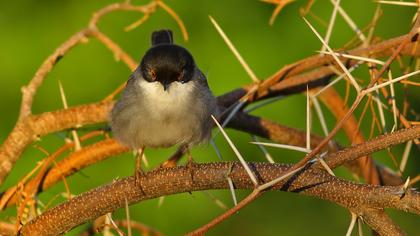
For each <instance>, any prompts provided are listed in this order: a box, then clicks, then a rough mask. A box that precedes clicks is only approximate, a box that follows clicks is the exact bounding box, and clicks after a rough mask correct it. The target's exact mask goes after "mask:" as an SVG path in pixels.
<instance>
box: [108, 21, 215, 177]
mask: <svg viewBox="0 0 420 236" xmlns="http://www.w3.org/2000/svg"><path fill="white" fill-rule="evenodd" d="M217 114H218V109H217V102H216V98H215V97H214V96H213V93H212V91H211V90H210V88H209V86H208V83H207V79H206V77H205V76H204V74H203V73H202V72H201V70H200V69H199V68H198V67H197V65H196V64H195V61H194V58H193V56H192V55H191V53H190V52H189V51H188V50H187V49H185V48H184V47H182V46H179V45H176V44H174V41H173V33H172V31H171V30H169V29H163V30H157V31H154V32H153V33H152V35H151V47H150V48H149V49H148V50H147V51H146V53H145V54H144V56H143V57H142V59H141V62H140V64H139V65H138V67H137V68H136V69H135V70H134V71H133V72H132V74H131V75H130V77H129V79H128V81H127V83H126V87H125V88H124V90H123V91H122V94H121V96H120V98H119V100H118V101H117V102H116V103H115V105H114V107H113V108H112V110H111V112H110V118H109V120H110V127H111V130H112V133H113V136H114V137H115V138H116V139H117V140H118V141H119V142H120V143H122V144H124V145H126V146H128V147H130V148H132V149H133V150H136V151H137V156H136V169H135V173H136V180H138V179H139V177H140V176H141V174H142V170H141V158H142V156H143V153H144V150H145V148H168V147H172V146H175V145H179V147H180V148H183V149H184V150H187V151H188V163H192V157H191V154H190V152H189V150H190V148H191V147H193V146H194V145H198V144H201V143H205V142H207V141H208V140H209V137H210V135H211V130H212V127H213V122H212V118H211V115H214V116H217Z"/></svg>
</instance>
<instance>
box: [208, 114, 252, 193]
mask: <svg viewBox="0 0 420 236" xmlns="http://www.w3.org/2000/svg"><path fill="white" fill-rule="evenodd" d="M211 118H213V120H214V123H216V125H217V127H219V129H220V132H221V133H222V134H223V136H224V137H225V139H226V141H227V142H228V144H229V146H230V147H231V148H232V150H233V152H234V153H235V155H236V156H237V157H238V159H239V161H240V162H241V164H242V166H243V167H244V169H245V170H246V172H247V173H248V175H249V178H251V180H252V182H253V183H254V185H255V186H257V185H258V181H257V177H255V174H254V172H252V170H251V168H249V166H248V164H247V163H246V161H245V160H244V158H243V157H242V155H241V153H240V152H239V151H238V149H237V148H236V146H235V144H233V142H232V140H231V139H230V138H229V136H228V135H227V133H226V132H225V130H224V129H223V127H222V126H221V125H220V124H219V122H218V121H217V119H216V118H215V117H214V116H213V115H211Z"/></svg>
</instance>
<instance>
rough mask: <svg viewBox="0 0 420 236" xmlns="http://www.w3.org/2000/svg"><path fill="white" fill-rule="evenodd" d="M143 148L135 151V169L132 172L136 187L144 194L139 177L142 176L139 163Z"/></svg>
mask: <svg viewBox="0 0 420 236" xmlns="http://www.w3.org/2000/svg"><path fill="white" fill-rule="evenodd" d="M144 149H145V148H144V147H142V148H140V149H139V150H137V154H136V169H135V170H134V171H135V173H134V176H135V182H136V185H137V186H139V187H140V190H141V191H142V192H143V193H144V191H143V188H142V187H141V183H140V182H141V177H142V176H143V170H142V169H141V161H142V159H143V154H144Z"/></svg>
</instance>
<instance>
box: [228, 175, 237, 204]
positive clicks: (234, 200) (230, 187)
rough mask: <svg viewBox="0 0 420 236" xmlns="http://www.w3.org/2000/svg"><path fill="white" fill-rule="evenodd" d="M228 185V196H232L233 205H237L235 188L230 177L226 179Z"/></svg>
mask: <svg viewBox="0 0 420 236" xmlns="http://www.w3.org/2000/svg"><path fill="white" fill-rule="evenodd" d="M227 180H228V183H229V189H230V194H231V195H232V200H233V204H235V206H236V205H238V200H237V199H236V193H235V187H234V186H233V181H232V179H231V178H230V177H227Z"/></svg>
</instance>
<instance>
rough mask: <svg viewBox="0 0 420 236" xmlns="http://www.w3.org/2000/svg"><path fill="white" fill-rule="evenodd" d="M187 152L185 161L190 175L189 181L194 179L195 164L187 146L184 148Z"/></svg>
mask: <svg viewBox="0 0 420 236" xmlns="http://www.w3.org/2000/svg"><path fill="white" fill-rule="evenodd" d="M186 152H187V156H188V161H187V169H188V170H189V171H190V175H191V181H194V178H193V177H194V166H195V165H196V163H195V162H194V160H193V158H192V155H191V152H190V149H189V148H187V149H186Z"/></svg>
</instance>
